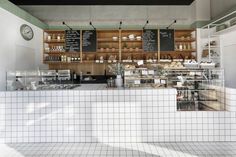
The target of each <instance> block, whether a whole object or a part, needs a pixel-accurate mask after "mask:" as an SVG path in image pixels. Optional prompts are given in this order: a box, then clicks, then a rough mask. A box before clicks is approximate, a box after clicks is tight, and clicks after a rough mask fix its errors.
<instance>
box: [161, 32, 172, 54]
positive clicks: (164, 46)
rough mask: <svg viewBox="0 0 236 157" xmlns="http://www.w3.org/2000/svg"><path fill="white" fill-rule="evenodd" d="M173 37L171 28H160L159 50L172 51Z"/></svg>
mask: <svg viewBox="0 0 236 157" xmlns="http://www.w3.org/2000/svg"><path fill="white" fill-rule="evenodd" d="M174 50H175V39H174V30H173V29H160V51H174Z"/></svg>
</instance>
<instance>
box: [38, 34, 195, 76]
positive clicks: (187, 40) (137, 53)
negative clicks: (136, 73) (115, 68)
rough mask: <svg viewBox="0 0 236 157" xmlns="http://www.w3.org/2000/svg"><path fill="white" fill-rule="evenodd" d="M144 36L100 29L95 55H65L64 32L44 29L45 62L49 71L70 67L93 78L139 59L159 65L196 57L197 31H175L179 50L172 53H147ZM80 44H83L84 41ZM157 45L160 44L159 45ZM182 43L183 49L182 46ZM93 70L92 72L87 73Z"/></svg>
mask: <svg viewBox="0 0 236 157" xmlns="http://www.w3.org/2000/svg"><path fill="white" fill-rule="evenodd" d="M143 33H144V32H143V30H97V31H96V35H97V41H96V42H97V47H96V49H97V50H96V52H83V50H82V49H81V51H80V52H65V31H64V30H45V31H44V38H43V42H44V51H43V59H44V63H45V64H48V65H49V69H66V68H70V69H71V70H74V71H75V72H77V73H79V72H80V71H82V72H83V73H84V74H86V73H87V72H88V71H89V72H90V73H91V75H93V74H98V72H96V70H97V71H100V72H102V74H104V70H105V69H106V68H107V65H108V64H110V63H117V62H122V63H134V62H135V61H137V60H143V61H144V63H150V62H149V61H156V62H158V59H162V60H163V59H170V58H171V59H183V58H184V59H192V58H196V56H197V55H195V53H196V31H195V30H175V48H176V49H175V51H171V52H159V51H156V52H146V51H144V49H143V42H144V41H143ZM130 35H131V36H132V35H133V37H134V38H130ZM137 37H139V38H137ZM81 38H82V37H81ZM80 44H81V45H82V39H81V43H80ZM157 44H158V45H159V43H157ZM181 44H182V47H180V45H181ZM184 45H185V46H184ZM159 46H160V45H159ZM180 48H182V49H180ZM159 55H160V57H159ZM61 56H65V57H66V58H68V57H69V58H70V61H67V60H64V61H61V60H60V57H61ZM73 58H76V60H72V59H73ZM100 60H103V62H100ZM106 64H107V65H106ZM84 65H86V67H85V66H84ZM90 68H92V69H91V70H88V69H90ZM96 68H98V69H96ZM99 68H102V69H99ZM104 68H105V69H104ZM94 69H96V70H94ZM86 71H87V72H86Z"/></svg>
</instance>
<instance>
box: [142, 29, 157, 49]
mask: <svg viewBox="0 0 236 157" xmlns="http://www.w3.org/2000/svg"><path fill="white" fill-rule="evenodd" d="M157 43H158V39H157V30H155V29H145V30H144V31H143V51H145V52H155V51H158V47H157Z"/></svg>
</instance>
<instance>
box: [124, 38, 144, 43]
mask: <svg viewBox="0 0 236 157" xmlns="http://www.w3.org/2000/svg"><path fill="white" fill-rule="evenodd" d="M142 41H143V40H129V39H127V40H122V42H142Z"/></svg>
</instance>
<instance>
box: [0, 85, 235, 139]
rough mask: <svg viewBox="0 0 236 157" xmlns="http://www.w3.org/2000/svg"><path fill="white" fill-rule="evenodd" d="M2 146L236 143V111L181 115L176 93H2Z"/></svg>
mask: <svg viewBox="0 0 236 157" xmlns="http://www.w3.org/2000/svg"><path fill="white" fill-rule="evenodd" d="M0 140H1V143H17V142H106V143H114V142H129V143H130V142H181V141H236V112H229V111H225V112H214V111H210V112H206V111H203V112H178V111H176V90H175V89H138V88H137V89H122V88H120V89H106V87H105V85H82V86H81V87H78V89H77V90H64V91H14V92H0Z"/></svg>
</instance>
